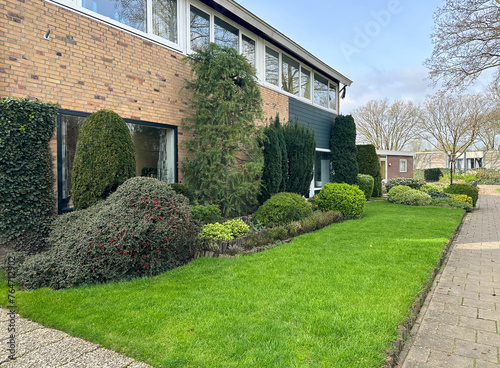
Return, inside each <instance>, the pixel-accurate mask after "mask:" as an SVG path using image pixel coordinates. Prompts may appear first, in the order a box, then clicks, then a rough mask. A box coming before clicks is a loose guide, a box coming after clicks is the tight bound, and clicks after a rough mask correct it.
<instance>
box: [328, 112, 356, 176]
mask: <svg viewBox="0 0 500 368" xmlns="http://www.w3.org/2000/svg"><path fill="white" fill-rule="evenodd" d="M330 145H331V147H332V169H333V182H335V183H346V184H350V185H353V184H356V182H357V176H358V172H359V169H358V162H357V160H356V124H355V123H354V119H353V117H352V116H351V115H345V116H344V115H339V116H337V117H336V118H335V124H334V126H333V129H332V134H331V138H330Z"/></svg>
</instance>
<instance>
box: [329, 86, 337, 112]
mask: <svg viewBox="0 0 500 368" xmlns="http://www.w3.org/2000/svg"><path fill="white" fill-rule="evenodd" d="M328 99H329V105H328V107H329V108H330V109H332V110H337V86H336V85H335V84H332V83H330V84H329V88H328Z"/></svg>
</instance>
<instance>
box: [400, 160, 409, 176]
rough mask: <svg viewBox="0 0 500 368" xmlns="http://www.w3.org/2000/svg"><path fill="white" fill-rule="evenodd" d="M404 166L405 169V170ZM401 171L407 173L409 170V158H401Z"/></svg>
mask: <svg viewBox="0 0 500 368" xmlns="http://www.w3.org/2000/svg"><path fill="white" fill-rule="evenodd" d="M403 166H404V168H405V169H404V170H403ZM399 172H400V173H406V172H408V160H407V159H406V158H400V159H399Z"/></svg>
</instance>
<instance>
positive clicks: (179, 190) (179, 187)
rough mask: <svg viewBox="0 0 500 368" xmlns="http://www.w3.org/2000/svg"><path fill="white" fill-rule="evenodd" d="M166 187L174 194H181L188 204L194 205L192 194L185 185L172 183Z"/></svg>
mask: <svg viewBox="0 0 500 368" xmlns="http://www.w3.org/2000/svg"><path fill="white" fill-rule="evenodd" d="M168 186H169V187H170V188H172V189H173V190H174V192H176V193H177V194H182V195H183V196H184V197H186V198H187V199H188V200H189V203H190V204H191V205H194V203H195V198H194V193H193V191H192V190H191V189H190V188H189V187H188V186H187V185H186V184H180V183H173V184H169V185H168Z"/></svg>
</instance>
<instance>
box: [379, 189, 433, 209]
mask: <svg viewBox="0 0 500 368" xmlns="http://www.w3.org/2000/svg"><path fill="white" fill-rule="evenodd" d="M387 201H388V202H391V203H399V204H406V205H410V206H428V205H429V204H430V203H431V201H432V198H431V196H430V195H428V194H426V193H424V192H421V191H419V190H416V189H411V188H410V187H408V186H404V185H398V186H396V187H393V188H392V189H391V190H390V191H389V193H388V194H387Z"/></svg>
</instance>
